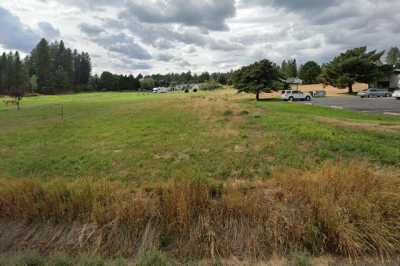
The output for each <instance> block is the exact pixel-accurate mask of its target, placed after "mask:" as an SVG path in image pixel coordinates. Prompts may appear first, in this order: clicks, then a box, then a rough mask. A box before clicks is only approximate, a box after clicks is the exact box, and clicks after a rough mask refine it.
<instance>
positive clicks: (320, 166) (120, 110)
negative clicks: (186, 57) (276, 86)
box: [0, 90, 400, 265]
mask: <svg viewBox="0 0 400 266" xmlns="http://www.w3.org/2000/svg"><path fill="white" fill-rule="evenodd" d="M60 105H62V106H63V117H62V116H61V113H60V112H61V107H60ZM0 123H1V125H2V126H1V129H0V158H1V160H0V177H2V178H1V179H0V253H4V252H10V251H15V250H16V251H22V250H39V251H41V252H42V253H44V254H53V253H57V252H63V253H69V254H71V255H76V254H81V253H86V254H92V255H93V256H96V255H101V256H105V257H116V256H121V257H128V258H140V257H142V255H143V254H145V253H146V252H147V251H149V250H162V251H163V252H166V254H168V256H169V257H170V258H175V259H178V260H179V261H180V262H182V261H187V260H192V259H193V260H196V261H199V260H202V259H209V260H211V261H213V262H215V261H216V260H218V259H219V258H231V257H235V258H238V259H241V260H252V261H254V260H255V261H267V260H269V259H271V258H272V257H273V256H274V255H279V256H283V257H288V256H289V257H290V256H291V254H298V253H299V254H303V253H304V254H311V255H312V256H321V255H326V254H328V255H332V256H341V257H345V258H360V257H365V256H372V257H377V258H388V259H391V258H393V257H396V256H397V255H398V254H399V252H400V234H399V233H398V232H399V230H400V171H399V167H400V150H399V149H398V147H399V146H400V134H399V133H400V118H398V117H388V116H383V115H378V114H364V113H355V112H350V111H343V110H330V109H326V108H321V107H315V106H308V105H301V104H289V103H282V102H276V101H265V102H261V103H257V104H256V103H255V102H254V101H252V100H250V99H249V98H248V97H246V96H242V95H235V94H234V93H233V92H232V91H229V90H225V91H220V92H215V93H199V94H191V95H184V94H169V95H144V94H133V93H104V94H101V93H96V94H81V95H70V96H57V97H37V98H29V99H26V100H24V105H23V109H22V110H21V111H19V112H17V111H16V110H14V109H11V108H6V107H0ZM135 261H136V262H137V261H139V260H138V259H136V260H135ZM90 265H92V264H90ZM96 265H97V264H96ZM161 265H165V264H161ZM300 265H304V264H300ZM305 265H308V264H305Z"/></svg>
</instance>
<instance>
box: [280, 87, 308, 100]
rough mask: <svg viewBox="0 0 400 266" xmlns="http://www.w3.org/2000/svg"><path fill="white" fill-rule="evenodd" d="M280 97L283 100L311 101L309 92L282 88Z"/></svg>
mask: <svg viewBox="0 0 400 266" xmlns="http://www.w3.org/2000/svg"><path fill="white" fill-rule="evenodd" d="M281 99H282V100H284V101H290V102H293V101H297V100H300V101H311V100H312V96H311V94H309V93H304V92H302V91H293V90H284V91H282V95H281Z"/></svg>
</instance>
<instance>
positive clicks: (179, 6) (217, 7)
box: [121, 0, 236, 31]
mask: <svg viewBox="0 0 400 266" xmlns="http://www.w3.org/2000/svg"><path fill="white" fill-rule="evenodd" d="M235 12H236V9H235V1H234V0H208V1H198V0H169V1H163V0H150V1H149V0H146V1H144V0H137V1H129V2H128V8H127V9H126V10H125V11H124V12H122V13H121V17H129V16H135V17H136V18H138V20H139V21H141V22H145V23H155V24H165V23H167V24H171V23H176V24H182V25H186V26H196V27H201V28H204V29H208V30H215V31H221V30H227V29H228V26H227V24H226V23H225V20H226V19H227V18H230V17H233V16H234V15H235Z"/></svg>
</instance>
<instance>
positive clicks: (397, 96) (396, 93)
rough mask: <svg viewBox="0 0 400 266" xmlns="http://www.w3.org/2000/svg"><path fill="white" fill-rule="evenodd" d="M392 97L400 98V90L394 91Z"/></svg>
mask: <svg viewBox="0 0 400 266" xmlns="http://www.w3.org/2000/svg"><path fill="white" fill-rule="evenodd" d="M392 97H393V98H396V99H397V100H400V90H397V91H394V92H393V94H392Z"/></svg>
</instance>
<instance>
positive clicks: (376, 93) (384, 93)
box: [358, 88, 392, 98]
mask: <svg viewBox="0 0 400 266" xmlns="http://www.w3.org/2000/svg"><path fill="white" fill-rule="evenodd" d="M358 96H360V97H361V98H371V97H391V96H392V94H391V93H390V92H389V91H388V90H382V89H375V88H371V89H368V90H365V91H361V92H359V93H358Z"/></svg>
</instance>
